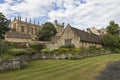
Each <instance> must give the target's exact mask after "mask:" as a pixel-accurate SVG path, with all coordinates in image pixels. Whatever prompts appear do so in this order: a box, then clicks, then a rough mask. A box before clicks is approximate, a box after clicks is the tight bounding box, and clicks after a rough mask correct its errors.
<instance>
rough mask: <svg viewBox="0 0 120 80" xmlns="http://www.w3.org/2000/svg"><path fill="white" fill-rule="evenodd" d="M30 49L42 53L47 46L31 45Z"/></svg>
mask: <svg viewBox="0 0 120 80" xmlns="http://www.w3.org/2000/svg"><path fill="white" fill-rule="evenodd" d="M30 47H31V48H32V49H34V50H36V52H40V51H41V50H42V49H44V48H45V45H43V44H34V45H30Z"/></svg>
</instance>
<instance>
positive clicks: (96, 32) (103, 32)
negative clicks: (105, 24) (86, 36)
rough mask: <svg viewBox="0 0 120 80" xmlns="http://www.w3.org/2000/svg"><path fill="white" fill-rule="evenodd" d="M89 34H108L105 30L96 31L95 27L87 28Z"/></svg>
mask: <svg viewBox="0 0 120 80" xmlns="http://www.w3.org/2000/svg"><path fill="white" fill-rule="evenodd" d="M87 32H88V33H93V34H96V35H98V36H101V35H104V34H106V30H105V29H104V28H102V29H96V28H95V27H92V28H87Z"/></svg>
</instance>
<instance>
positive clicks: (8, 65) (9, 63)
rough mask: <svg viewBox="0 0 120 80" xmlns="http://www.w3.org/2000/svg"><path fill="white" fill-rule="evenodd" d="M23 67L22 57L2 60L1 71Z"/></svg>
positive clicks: (0, 62)
mask: <svg viewBox="0 0 120 80" xmlns="http://www.w3.org/2000/svg"><path fill="white" fill-rule="evenodd" d="M21 67H22V62H21V61H20V59H17V58H16V59H9V60H0V71H3V70H4V71H5V70H12V69H19V68H21Z"/></svg>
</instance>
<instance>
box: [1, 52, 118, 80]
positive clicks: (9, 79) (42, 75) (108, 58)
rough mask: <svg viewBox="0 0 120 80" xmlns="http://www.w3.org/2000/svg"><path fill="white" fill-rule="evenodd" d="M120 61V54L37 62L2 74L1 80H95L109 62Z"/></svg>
mask: <svg viewBox="0 0 120 80" xmlns="http://www.w3.org/2000/svg"><path fill="white" fill-rule="evenodd" d="M116 60H120V54H110V55H102V56H97V57H91V58H85V59H81V60H37V61H31V62H28V67H26V68H25V69H19V70H15V71H10V72H5V73H0V80H94V77H95V76H96V75H98V74H99V72H100V71H101V70H103V69H104V68H105V65H106V64H107V63H108V62H112V61H116Z"/></svg>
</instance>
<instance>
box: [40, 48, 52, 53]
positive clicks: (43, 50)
mask: <svg viewBox="0 0 120 80" xmlns="http://www.w3.org/2000/svg"><path fill="white" fill-rule="evenodd" d="M41 52H42V53H51V51H50V50H49V49H42V50H41Z"/></svg>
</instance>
